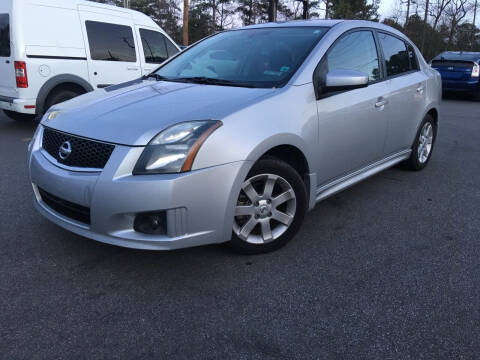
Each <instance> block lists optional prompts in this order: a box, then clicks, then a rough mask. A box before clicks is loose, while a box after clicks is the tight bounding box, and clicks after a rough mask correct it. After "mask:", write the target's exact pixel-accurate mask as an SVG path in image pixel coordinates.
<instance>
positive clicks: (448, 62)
mask: <svg viewBox="0 0 480 360" xmlns="http://www.w3.org/2000/svg"><path fill="white" fill-rule="evenodd" d="M479 64H480V52H463V51H461V52H457V51H455V52H454V51H446V52H443V53H441V54H440V55H438V56H436V57H435V58H434V59H433V60H432V62H431V65H432V68H434V69H435V70H437V71H439V72H440V75H441V76H442V85H443V91H444V92H445V91H457V92H465V93H468V94H471V95H473V96H474V97H475V98H480V81H479V79H480V65H479Z"/></svg>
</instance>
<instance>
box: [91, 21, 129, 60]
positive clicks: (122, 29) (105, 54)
mask: <svg viewBox="0 0 480 360" xmlns="http://www.w3.org/2000/svg"><path fill="white" fill-rule="evenodd" d="M85 24H86V27H87V35H88V43H89V45H90V56H91V57H92V60H104V61H124V62H136V61H137V56H136V52H135V41H134V40H133V31H132V28H131V27H130V26H125V25H117V24H107V23H102V22H96V21H87V22H86V23H85Z"/></svg>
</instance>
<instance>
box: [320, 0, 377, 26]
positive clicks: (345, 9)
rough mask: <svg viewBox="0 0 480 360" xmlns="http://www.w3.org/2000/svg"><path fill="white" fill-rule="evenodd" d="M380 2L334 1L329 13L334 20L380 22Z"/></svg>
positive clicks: (375, 0) (361, 0) (363, 0)
mask: <svg viewBox="0 0 480 360" xmlns="http://www.w3.org/2000/svg"><path fill="white" fill-rule="evenodd" d="M379 3H380V0H373V1H372V2H371V3H368V2H367V0H332V1H331V4H330V6H329V13H330V15H331V17H332V18H334V19H357V20H373V21H378V17H379V15H378V6H379Z"/></svg>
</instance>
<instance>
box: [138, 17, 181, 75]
mask: <svg viewBox="0 0 480 360" xmlns="http://www.w3.org/2000/svg"><path fill="white" fill-rule="evenodd" d="M135 28H136V32H137V39H139V40H138V43H139V44H142V45H141V47H142V50H141V51H139V52H140V60H141V66H142V74H143V75H146V74H150V73H151V72H152V71H153V70H155V69H156V68H157V67H158V65H160V64H161V63H163V62H164V61H165V60H167V59H168V58H169V57H171V56H173V55H175V54H176V53H178V52H179V51H180V50H179V49H178V48H177V47H176V46H175V45H174V44H173V43H172V42H171V41H170V40H169V39H168V38H167V37H166V36H165V35H164V34H162V33H161V32H160V31H158V30H155V29H152V28H148V27H145V26H135Z"/></svg>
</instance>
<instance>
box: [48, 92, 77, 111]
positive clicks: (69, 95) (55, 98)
mask: <svg viewBox="0 0 480 360" xmlns="http://www.w3.org/2000/svg"><path fill="white" fill-rule="evenodd" d="M81 94H82V93H79V92H78V91H75V90H71V89H61V90H56V91H54V92H53V93H52V94H50V95H49V96H48V98H47V101H46V102H45V111H47V110H48V109H50V108H51V107H52V106H53V105H56V104H60V103H62V102H64V101H67V100H70V99H73V98H74V97H77V96H79V95H81Z"/></svg>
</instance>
